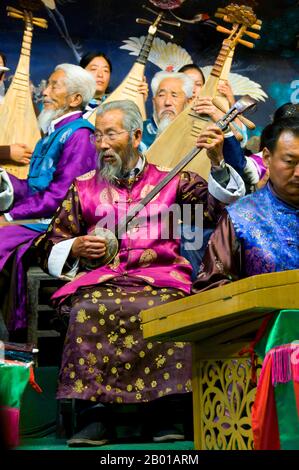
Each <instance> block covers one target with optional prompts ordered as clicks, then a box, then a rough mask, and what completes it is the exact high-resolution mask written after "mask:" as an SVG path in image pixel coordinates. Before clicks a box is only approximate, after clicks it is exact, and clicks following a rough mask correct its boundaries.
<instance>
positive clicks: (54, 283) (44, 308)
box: [27, 266, 64, 345]
mask: <svg viewBox="0 0 299 470" xmlns="http://www.w3.org/2000/svg"><path fill="white" fill-rule="evenodd" d="M63 283H64V281H62V280H60V279H57V278H55V277H53V276H50V275H49V274H47V273H45V272H44V271H43V270H42V269H41V268H40V267H38V266H31V267H30V268H29V269H28V271H27V306H28V330H27V342H29V343H33V344H36V345H37V341H38V338H40V337H45V336H46V337H57V336H59V335H60V334H59V332H57V331H56V330H53V329H46V330H42V329H39V316H40V313H44V314H45V313H46V312H53V313H54V309H53V307H52V306H51V301H50V297H51V295H52V294H53V293H54V291H55V290H57V289H58V287H59V286H60V285H61V284H63ZM42 294H43V295H42Z"/></svg>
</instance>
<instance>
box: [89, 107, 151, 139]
mask: <svg viewBox="0 0 299 470" xmlns="http://www.w3.org/2000/svg"><path fill="white" fill-rule="evenodd" d="M117 109H119V110H120V111H122V112H123V115H124V118H123V126H124V129H126V131H128V132H130V133H131V132H132V131H135V130H136V129H141V131H143V121H142V116H141V113H140V111H139V108H138V106H137V104H135V103H134V102H133V101H131V100H117V101H110V103H103V104H102V105H101V106H99V107H98V110H97V116H103V114H105V113H106V112H108V111H114V110H117Z"/></svg>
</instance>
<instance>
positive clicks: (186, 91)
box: [141, 72, 245, 273]
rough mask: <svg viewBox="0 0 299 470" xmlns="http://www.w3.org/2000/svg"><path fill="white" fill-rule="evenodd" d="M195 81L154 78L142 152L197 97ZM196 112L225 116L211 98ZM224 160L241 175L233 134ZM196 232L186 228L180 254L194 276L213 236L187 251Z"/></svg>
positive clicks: (164, 75)
mask: <svg viewBox="0 0 299 470" xmlns="http://www.w3.org/2000/svg"><path fill="white" fill-rule="evenodd" d="M194 83H195V82H194V79H193V77H192V78H191V77H190V76H188V75H187V74H186V73H172V72H157V73H156V74H155V76H154V77H153V79H152V82H151V88H152V93H153V108H154V111H153V117H152V118H150V119H148V120H147V121H145V122H144V132H143V137H142V144H141V150H143V151H145V150H146V149H147V148H148V147H149V146H150V145H151V144H152V143H153V142H154V140H155V138H156V137H157V136H158V135H160V133H161V132H163V131H164V130H165V129H166V128H167V127H168V126H169V125H170V124H171V123H172V121H173V120H174V119H175V118H176V117H177V116H178V115H179V114H180V113H181V112H182V111H183V110H184V108H185V107H186V106H187V105H188V104H189V102H190V101H191V100H192V98H193V97H194ZM195 111H196V112H198V113H199V114H200V113H202V114H207V115H209V116H210V117H211V119H212V120H214V121H217V120H218V119H220V118H221V117H222V115H223V114H222V113H221V112H219V111H218V110H217V109H216V107H215V106H214V105H213V104H212V100H211V98H209V97H207V98H200V99H199V100H197V105H196V107H195ZM223 155H224V160H225V161H227V163H229V164H230V165H231V166H232V167H233V168H234V169H235V170H236V171H237V172H238V173H239V174H240V175H241V176H242V171H243V167H244V164H245V163H244V162H245V158H244V155H243V150H242V149H241V147H240V144H239V143H238V142H237V140H236V139H235V137H234V136H233V135H232V133H230V134H228V137H226V138H225V140H224V149H223ZM161 165H163V160H161ZM194 233H195V228H194V227H193V226H186V225H185V226H184V233H183V236H182V243H181V254H182V256H184V257H186V258H187V259H188V261H190V263H191V265H192V267H193V273H196V272H197V271H198V267H199V264H200V261H201V259H202V256H203V253H204V250H205V247H206V244H207V242H208V240H209V237H210V235H211V233H212V229H211V228H206V229H205V230H204V233H203V244H202V247H201V249H200V250H196V251H190V250H188V248H187V246H188V240H190V239H192V237H193V236H196V235H194Z"/></svg>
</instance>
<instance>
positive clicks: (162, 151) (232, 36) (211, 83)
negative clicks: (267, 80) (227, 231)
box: [146, 5, 261, 179]
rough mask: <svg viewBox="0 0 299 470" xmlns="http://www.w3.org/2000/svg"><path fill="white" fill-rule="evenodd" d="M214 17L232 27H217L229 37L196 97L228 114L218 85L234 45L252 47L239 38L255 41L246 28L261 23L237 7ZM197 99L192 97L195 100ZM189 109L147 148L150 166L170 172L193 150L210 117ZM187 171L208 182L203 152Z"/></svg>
mask: <svg viewBox="0 0 299 470" xmlns="http://www.w3.org/2000/svg"><path fill="white" fill-rule="evenodd" d="M216 16H219V17H223V18H224V19H225V20H226V21H228V22H229V23H232V28H231V30H228V29H226V28H223V27H222V26H218V27H217V29H218V31H220V32H223V33H228V34H229V37H228V38H226V39H225V40H224V41H223V43H222V47H221V50H220V52H219V54H218V57H217V59H216V62H215V64H214V66H213V69H212V71H211V74H210V76H209V77H208V79H207V81H206V83H205V85H204V87H203V88H202V89H201V90H200V91H199V93H198V95H197V97H204V96H210V97H212V98H215V97H217V98H219V103H218V104H219V105H221V106H222V107H223V108H226V110H227V109H228V108H229V106H228V104H227V102H226V101H227V100H226V99H224V97H220V96H219V93H218V92H217V88H218V84H219V81H220V80H227V78H228V74H229V71H230V66H231V62H232V58H233V53H234V50H235V47H236V45H237V44H238V43H240V44H242V45H244V46H247V47H253V46H254V45H253V43H251V42H249V41H244V40H243V39H242V36H243V35H244V34H247V35H249V36H250V37H252V38H254V39H258V37H259V36H258V35H257V34H255V33H252V32H251V31H247V28H248V27H251V28H252V29H255V30H259V29H260V28H261V22H260V20H257V18H256V16H255V14H254V12H253V10H252V9H251V8H249V7H244V6H241V7H240V6H238V5H229V6H228V7H226V8H225V9H220V11H219V10H218V13H217V14H216ZM197 97H195V100H196V98H197ZM192 106H193V104H192V103H190V104H189V105H187V106H186V108H185V109H184V110H183V111H182V112H181V113H180V114H179V115H178V116H177V117H176V119H174V121H173V122H172V123H171V124H170V125H169V126H168V127H167V128H166V129H165V130H164V131H163V132H162V133H161V134H160V135H159V137H157V138H156V140H155V141H154V142H153V144H152V145H151V146H150V147H149V149H148V150H147V153H146V157H147V160H148V161H149V162H150V163H153V164H158V165H161V158H162V159H163V160H162V162H163V163H162V164H163V166H165V167H169V168H173V167H174V166H175V165H176V164H177V163H178V162H179V161H180V160H181V159H182V157H183V156H184V155H186V153H188V152H189V151H190V150H191V149H192V148H193V147H194V145H195V143H196V140H197V137H198V136H199V134H200V133H201V132H202V130H203V129H204V128H205V127H206V126H207V125H208V124H209V122H210V118H209V116H203V115H198V114H197V113H195V112H194V111H193V109H192ZM245 122H246V121H245ZM186 169H187V170H191V171H195V172H197V173H198V174H200V175H201V176H202V177H203V178H205V179H207V178H208V175H209V172H210V161H209V159H208V157H207V156H206V153H205V152H202V153H201V155H200V157H199V158H195V159H193V160H192V161H191V162H190V163H189V165H188V166H187V167H186Z"/></svg>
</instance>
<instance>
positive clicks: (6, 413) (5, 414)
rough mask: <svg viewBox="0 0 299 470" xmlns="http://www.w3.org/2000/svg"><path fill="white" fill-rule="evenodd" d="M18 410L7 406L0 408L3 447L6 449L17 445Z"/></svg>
mask: <svg viewBox="0 0 299 470" xmlns="http://www.w3.org/2000/svg"><path fill="white" fill-rule="evenodd" d="M19 420H20V409H19V408H10V407H8V406H2V407H0V425H1V428H2V437H3V439H4V445H5V446H6V447H8V448H12V447H16V446H18V445H19Z"/></svg>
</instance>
